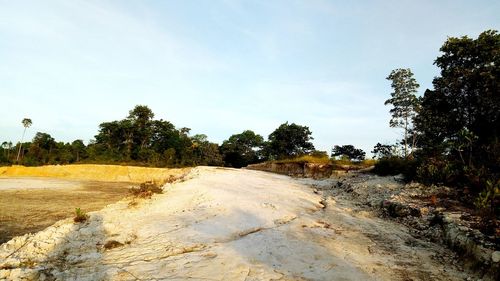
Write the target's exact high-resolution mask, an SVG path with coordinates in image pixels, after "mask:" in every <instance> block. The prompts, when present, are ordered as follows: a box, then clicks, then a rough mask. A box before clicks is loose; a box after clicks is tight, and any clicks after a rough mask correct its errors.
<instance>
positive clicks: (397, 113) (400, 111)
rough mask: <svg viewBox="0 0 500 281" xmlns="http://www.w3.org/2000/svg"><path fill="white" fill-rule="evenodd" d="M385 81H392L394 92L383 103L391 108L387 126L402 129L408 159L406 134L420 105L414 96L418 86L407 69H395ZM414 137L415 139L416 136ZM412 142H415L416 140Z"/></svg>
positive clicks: (405, 154) (405, 153)
mask: <svg viewBox="0 0 500 281" xmlns="http://www.w3.org/2000/svg"><path fill="white" fill-rule="evenodd" d="M386 79H387V80H391V81H392V82H391V87H392V89H393V90H394V92H392V93H391V98H390V99H388V100H386V101H385V105H387V104H391V105H392V106H393V108H392V109H391V110H390V113H391V115H392V118H391V120H390V122H389V125H390V126H391V127H399V128H403V129H404V156H405V158H406V157H408V133H409V131H410V130H411V129H412V127H413V119H414V118H415V116H416V114H417V112H418V108H419V103H420V102H419V99H418V98H417V96H416V95H415V94H416V93H417V90H418V87H419V86H420V85H419V84H418V83H417V80H415V78H413V73H412V72H411V70H410V69H409V68H407V69H402V68H398V69H395V70H393V71H391V73H390V74H389V76H387V78H386ZM414 136H415V137H416V135H414ZM413 140H414V142H415V141H416V138H414V139H413ZM412 147H413V145H412Z"/></svg>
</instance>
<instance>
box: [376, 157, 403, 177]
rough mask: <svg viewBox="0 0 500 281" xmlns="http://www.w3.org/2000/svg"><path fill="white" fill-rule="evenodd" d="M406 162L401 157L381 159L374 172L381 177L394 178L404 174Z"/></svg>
mask: <svg viewBox="0 0 500 281" xmlns="http://www.w3.org/2000/svg"><path fill="white" fill-rule="evenodd" d="M404 162H405V160H404V159H403V158H400V157H387V158H382V159H380V160H379V161H378V162H377V163H376V164H375V167H374V168H373V172H374V173H375V174H377V175H379V176H393V175H398V174H401V173H403V171H404V167H405V163H404Z"/></svg>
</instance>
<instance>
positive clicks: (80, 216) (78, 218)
mask: <svg viewBox="0 0 500 281" xmlns="http://www.w3.org/2000/svg"><path fill="white" fill-rule="evenodd" d="M88 218H89V215H87V213H85V212H84V211H82V210H81V209H80V208H76V209H75V217H74V218H73V221H74V222H84V221H86V220H88Z"/></svg>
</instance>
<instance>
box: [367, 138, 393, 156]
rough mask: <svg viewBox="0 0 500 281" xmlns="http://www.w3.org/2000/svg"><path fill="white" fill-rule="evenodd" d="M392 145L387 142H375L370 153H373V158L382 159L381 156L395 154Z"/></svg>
mask: <svg viewBox="0 0 500 281" xmlns="http://www.w3.org/2000/svg"><path fill="white" fill-rule="evenodd" d="M394 150H395V149H394V146H393V145H389V144H381V143H379V142H378V143H377V144H376V145H375V146H374V147H373V150H372V151H371V153H373V155H374V156H373V158H374V159H375V158H376V159H382V158H389V157H392V156H395V154H396V153H395V152H394Z"/></svg>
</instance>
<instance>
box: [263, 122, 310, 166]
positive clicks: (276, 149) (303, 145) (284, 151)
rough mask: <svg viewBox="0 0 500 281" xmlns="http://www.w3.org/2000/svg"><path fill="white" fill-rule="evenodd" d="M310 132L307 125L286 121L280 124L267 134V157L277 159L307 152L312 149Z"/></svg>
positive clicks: (265, 149)
mask: <svg viewBox="0 0 500 281" xmlns="http://www.w3.org/2000/svg"><path fill="white" fill-rule="evenodd" d="M311 134H312V132H311V131H310V130H309V127H306V126H300V125H297V124H295V123H292V124H288V122H286V123H284V124H281V125H280V126H279V127H278V128H277V129H276V130H274V132H272V133H271V134H270V135H269V138H268V142H267V143H266V144H265V148H264V151H265V154H266V156H267V157H268V158H269V159H277V160H280V159H286V158H293V157H297V156H300V155H304V154H308V153H309V152H311V151H313V150H314V145H313V144H312V143H311V142H310V141H311V140H312V139H313V138H312V137H311Z"/></svg>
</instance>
